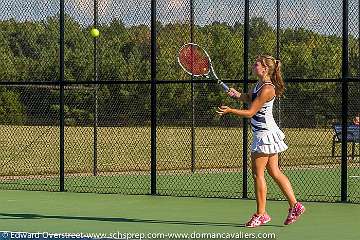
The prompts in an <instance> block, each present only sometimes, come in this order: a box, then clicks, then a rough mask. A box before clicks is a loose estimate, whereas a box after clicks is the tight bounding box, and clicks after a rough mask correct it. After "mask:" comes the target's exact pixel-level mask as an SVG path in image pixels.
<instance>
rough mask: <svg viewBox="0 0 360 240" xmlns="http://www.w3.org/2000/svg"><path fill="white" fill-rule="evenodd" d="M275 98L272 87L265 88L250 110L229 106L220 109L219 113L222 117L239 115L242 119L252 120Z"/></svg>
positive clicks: (252, 103)
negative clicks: (230, 114) (229, 114)
mask: <svg viewBox="0 0 360 240" xmlns="http://www.w3.org/2000/svg"><path fill="white" fill-rule="evenodd" d="M274 96H275V89H274V88H273V87H272V86H263V88H262V89H261V92H260V94H259V95H258V96H257V97H256V98H255V99H254V101H252V102H251V106H250V108H249V109H244V110H241V109H236V108H231V107H228V106H221V107H219V108H218V111H217V113H218V114H219V115H220V116H222V115H225V114H228V113H232V114H235V115H238V116H240V117H245V118H251V117H252V116H254V115H255V114H256V113H257V112H258V111H259V110H260V109H261V108H262V106H263V105H264V104H265V103H266V102H267V101H269V100H270V99H272V98H273V97H274Z"/></svg>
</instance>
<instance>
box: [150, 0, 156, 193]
mask: <svg viewBox="0 0 360 240" xmlns="http://www.w3.org/2000/svg"><path fill="white" fill-rule="evenodd" d="M156 30H157V29H156V0H151V194H152V195H155V194H156V121H157V120H156Z"/></svg>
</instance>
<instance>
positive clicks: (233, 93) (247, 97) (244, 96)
mask: <svg viewBox="0 0 360 240" xmlns="http://www.w3.org/2000/svg"><path fill="white" fill-rule="evenodd" d="M228 95H229V96H230V97H232V98H234V99H236V100H238V101H240V102H249V103H251V102H252V99H251V95H252V89H250V91H249V92H247V93H240V92H238V91H237V90H235V89H234V88H230V89H229V91H228Z"/></svg>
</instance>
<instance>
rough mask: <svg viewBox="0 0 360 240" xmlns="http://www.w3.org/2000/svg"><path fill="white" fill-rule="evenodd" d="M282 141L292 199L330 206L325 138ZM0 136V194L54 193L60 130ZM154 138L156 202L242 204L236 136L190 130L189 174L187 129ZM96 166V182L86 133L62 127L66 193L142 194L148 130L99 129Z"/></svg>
mask: <svg viewBox="0 0 360 240" xmlns="http://www.w3.org/2000/svg"><path fill="white" fill-rule="evenodd" d="M285 134H286V136H287V138H286V142H287V144H288V145H289V150H287V151H286V152H285V153H283V154H282V155H281V166H282V168H283V169H284V170H285V171H286V173H287V174H288V175H289V177H290V178H291V179H292V180H293V181H292V182H293V184H294V188H295V190H296V191H297V193H298V195H300V196H301V198H302V199H308V200H309V199H310V200H323V201H329V200H330V201H337V200H338V199H339V195H340V158H339V157H332V156H331V144H332V130H331V129H315V130H314V129H285ZM0 136H2V140H1V141H0V150H1V151H0V166H1V168H0V176H2V177H1V178H0V186H1V187H2V188H6V189H33V190H50V191H57V190H58V189H59V178H58V174H59V128H57V127H34V126H31V127H25V126H24V127H20V126H0ZM157 137H158V142H157V155H158V157H157V169H158V170H159V174H158V192H159V193H160V194H164V195H185V196H219V197H241V196H242V173H241V171H240V170H241V169H242V130H241V129H237V128H196V132H195V137H196V143H195V146H196V148H195V168H196V171H195V173H194V174H192V173H191V171H190V169H191V132H190V129H186V128H169V127H159V128H158V132H157ZM250 140H251V139H250ZM349 146H350V145H349ZM356 147H357V148H359V146H356ZM358 150H359V149H357V150H356V152H358ZM349 152H350V149H349ZM337 155H339V146H338V147H337ZM97 161H98V162H97V164H98V176H96V177H94V176H92V170H93V129H92V128H89V127H67V128H66V130H65V172H66V181H65V187H66V189H67V190H68V191H80V192H94V191H95V192H110V193H117V192H121V193H130V194H147V193H149V191H150V189H149V186H150V176H149V175H150V129H149V128H145V127H137V128H126V127H122V128H120V127H118V128H115V127H106V128H105V127H100V128H99V129H98V160H97ZM359 162H360V160H359V157H356V158H355V160H354V161H353V160H349V170H348V171H349V181H348V182H349V196H350V199H351V198H353V199H354V201H360V193H359V192H360V190H359V189H360V184H359V182H360V178H358V177H356V176H359V175H360V163H359ZM248 176H249V178H251V175H250V174H248ZM350 176H354V177H350ZM251 181H252V180H251V179H250V180H249V193H250V195H251V192H252V183H251ZM269 195H270V196H272V197H273V198H275V199H278V198H281V196H282V195H281V194H280V193H279V192H278V190H277V188H276V187H275V186H274V185H273V183H272V182H271V184H270V186H269Z"/></svg>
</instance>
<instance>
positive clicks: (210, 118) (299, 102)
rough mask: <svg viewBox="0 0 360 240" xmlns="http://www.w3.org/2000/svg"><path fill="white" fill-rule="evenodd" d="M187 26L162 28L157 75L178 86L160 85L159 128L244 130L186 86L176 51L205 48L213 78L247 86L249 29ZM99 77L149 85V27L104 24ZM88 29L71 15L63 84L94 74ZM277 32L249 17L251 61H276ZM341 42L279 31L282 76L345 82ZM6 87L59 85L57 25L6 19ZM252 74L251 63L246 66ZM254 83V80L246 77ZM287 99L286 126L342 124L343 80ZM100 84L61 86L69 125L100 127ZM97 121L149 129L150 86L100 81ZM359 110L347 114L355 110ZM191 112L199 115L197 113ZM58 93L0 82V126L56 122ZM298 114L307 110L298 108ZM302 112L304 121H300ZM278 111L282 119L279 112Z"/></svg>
mask: <svg viewBox="0 0 360 240" xmlns="http://www.w3.org/2000/svg"><path fill="white" fill-rule="evenodd" d="M190 29H191V28H190V25H189V24H187V23H169V24H165V25H164V24H161V23H160V22H159V23H157V79H158V81H160V82H161V81H162V80H174V83H166V84H158V86H157V100H158V101H157V103H158V106H157V116H158V122H159V124H169V125H188V124H190V123H191V122H192V121H193V113H195V115H194V119H195V124H196V125H198V126H208V125H212V124H218V123H219V122H226V124H229V125H239V124H241V121H240V120H239V119H238V118H236V117H234V116H227V117H226V118H219V117H218V116H216V114H214V111H215V109H216V108H217V106H219V105H220V104H229V105H232V106H238V107H240V103H234V101H233V100H231V99H229V98H227V97H226V95H225V94H224V93H222V91H221V89H220V88H219V87H218V86H216V85H215V84H211V83H195V84H193V85H191V84H188V83H186V84H184V83H177V82H175V81H178V80H189V79H190V76H188V75H187V74H186V73H184V72H183V71H182V69H181V68H180V67H179V65H178V63H177V58H176V57H177V52H178V50H179V48H180V47H181V46H182V45H183V44H184V43H187V42H190V41H194V42H196V43H198V44H199V45H201V46H203V47H204V48H205V49H206V50H207V51H208V52H209V55H210V56H211V58H212V61H213V64H214V68H215V71H216V73H217V75H218V76H219V77H220V78H221V79H224V80H225V81H226V80H232V81H234V80H238V81H236V83H233V84H230V85H231V86H233V87H236V88H241V87H242V79H243V75H244V73H243V64H244V62H243V52H244V44H243V36H244V25H243V24H242V23H235V24H233V25H229V24H227V23H220V22H214V23H212V24H211V25H205V26H197V25H196V26H194V28H193V29H194V32H193V39H190V36H191V33H190ZM99 30H100V37H99V38H98V59H97V60H98V71H99V72H98V79H99V80H101V81H108V80H114V81H129V82H133V81H138V80H145V81H150V79H151V72H150V48H151V45H150V41H151V39H150V28H149V26H147V25H137V26H126V25H125V24H124V23H123V22H122V21H121V20H118V19H113V20H112V21H111V22H109V23H108V24H104V25H101V26H99ZM89 31H90V26H83V25H81V24H80V23H78V22H77V21H75V20H74V19H73V18H71V17H70V16H66V21H65V79H66V80H67V81H73V82H77V81H86V80H93V78H94V68H93V67H94V64H93V62H94V55H93V49H94V48H93V46H94V40H93V38H92V37H91V36H90V34H89ZM349 40H350V41H349V53H350V61H349V63H350V72H351V76H359V45H358V39H357V38H356V37H354V36H350V39H349ZM276 45H277V44H276V29H274V28H273V27H271V26H270V25H269V24H268V23H267V22H266V21H265V20H264V19H262V18H252V19H251V21H250V49H249V57H250V59H249V61H250V63H252V62H253V61H254V60H255V58H256V56H257V55H259V54H270V55H275V53H276ZM341 46H342V39H341V37H340V36H336V35H323V34H319V33H316V32H314V31H310V30H307V29H304V28H296V29H293V28H287V29H281V31H280V58H281V62H282V70H283V76H284V78H285V79H290V78H301V79H303V78H305V79H318V78H321V79H323V78H326V79H327V78H329V79H339V78H340V77H341V57H342V54H341V50H342V47H341ZM0 53H1V54H0V61H1V64H0V81H12V82H25V81H37V82H39V81H57V80H59V75H60V74H59V72H60V68H59V19H58V17H57V16H54V17H49V18H47V19H46V20H43V21H36V22H30V21H26V22H18V21H15V20H13V19H10V20H3V21H0ZM249 69H251V67H249ZM250 78H251V79H254V76H250ZM286 88H287V91H286V93H285V95H284V96H283V97H282V98H281V103H280V104H281V106H282V108H281V109H282V111H283V113H282V114H281V121H282V123H284V124H285V125H287V126H294V127H296V126H299V127H314V126H319V125H323V124H328V123H329V122H331V121H334V120H336V119H340V114H341V111H340V110H339V108H340V106H341V84H339V83H334V82H326V83H301V82H300V83H288V84H287V86H286ZM357 89H358V88H357V87H355V86H354V87H350V100H351V101H356V99H357V98H358V96H359V95H358V90H357ZM94 99H95V87H94V86H89V85H87V86H85V85H71V87H67V88H66V90H65V121H66V123H67V124H68V125H87V126H89V125H91V124H92V123H93V121H94V118H95V115H94V109H95V101H94ZM97 99H98V116H97V118H98V121H99V124H100V125H109V126H113V125H120V126H129V125H146V124H149V123H150V111H151V103H150V99H151V96H150V85H149V84H136V83H131V84H116V85H113V84H111V85H110V84H108V85H106V84H104V85H99V86H97ZM358 105H359V104H354V107H351V109H350V111H351V113H353V112H354V113H355V112H359V111H360V109H357V106H358ZM193 108H195V110H194V111H193ZM59 109H60V107H59V89H58V88H57V87H50V86H48V87H45V86H32V87H21V86H1V87H0V123H1V124H32V125H38V124H40V125H41V124H58V123H59V119H58V118H59V117H58V116H59ZM298 109H301V110H300V111H298ZM299 114H301V117H299ZM275 115H276V113H275Z"/></svg>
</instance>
